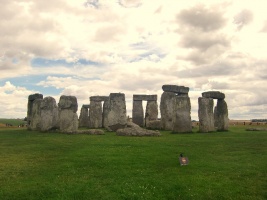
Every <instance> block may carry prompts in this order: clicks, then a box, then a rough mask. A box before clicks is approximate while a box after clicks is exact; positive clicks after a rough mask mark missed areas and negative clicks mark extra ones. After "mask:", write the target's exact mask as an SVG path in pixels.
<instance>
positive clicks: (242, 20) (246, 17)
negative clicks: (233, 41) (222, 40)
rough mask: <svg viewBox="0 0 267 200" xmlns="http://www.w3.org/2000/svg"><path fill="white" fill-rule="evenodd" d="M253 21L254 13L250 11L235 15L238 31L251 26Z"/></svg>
mask: <svg viewBox="0 0 267 200" xmlns="http://www.w3.org/2000/svg"><path fill="white" fill-rule="evenodd" d="M252 20H253V13H252V12H251V11H250V10H247V9H244V10H242V11H240V12H239V13H238V14H236V15H235V17H234V21H233V23H234V24H235V25H236V27H237V30H241V29H242V28H243V27H244V26H246V25H248V24H250V23H251V22H252Z"/></svg>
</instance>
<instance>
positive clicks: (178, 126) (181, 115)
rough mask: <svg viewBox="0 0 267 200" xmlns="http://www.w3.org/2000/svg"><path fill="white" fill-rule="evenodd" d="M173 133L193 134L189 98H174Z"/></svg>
mask: <svg viewBox="0 0 267 200" xmlns="http://www.w3.org/2000/svg"><path fill="white" fill-rule="evenodd" d="M172 132H173V133H189V132H192V122H191V103H190V98H189V97H188V96H176V97H175V98H174V112H173V127H172Z"/></svg>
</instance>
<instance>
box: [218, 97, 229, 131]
mask: <svg viewBox="0 0 267 200" xmlns="http://www.w3.org/2000/svg"><path fill="white" fill-rule="evenodd" d="M214 118H215V127H217V130H218V131H227V130H228V126H229V119H228V108H227V103H226V102H225V100H224V99H218V100H217V106H216V107H215V110H214Z"/></svg>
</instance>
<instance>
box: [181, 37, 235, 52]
mask: <svg viewBox="0 0 267 200" xmlns="http://www.w3.org/2000/svg"><path fill="white" fill-rule="evenodd" d="M181 44H182V45H183V46H184V47H188V48H197V49H200V50H201V51H203V50H204V51H205V50H207V49H208V48H210V47H212V46H214V45H221V46H224V47H228V46H229V45H230V41H228V40H227V38H226V36H224V35H222V34H212V33H205V32H204V33H203V32H201V33H199V32H189V33H187V34H185V35H184V36H183V37H182V41H181Z"/></svg>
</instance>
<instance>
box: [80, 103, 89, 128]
mask: <svg viewBox="0 0 267 200" xmlns="http://www.w3.org/2000/svg"><path fill="white" fill-rule="evenodd" d="M88 109H89V105H83V106H82V108H81V111H80V116H79V127H89V110H88Z"/></svg>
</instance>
